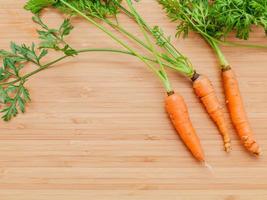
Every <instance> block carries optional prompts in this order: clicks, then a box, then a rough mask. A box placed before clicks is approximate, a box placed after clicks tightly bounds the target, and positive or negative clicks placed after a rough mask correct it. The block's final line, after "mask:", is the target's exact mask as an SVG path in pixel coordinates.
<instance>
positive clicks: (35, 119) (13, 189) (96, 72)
mask: <svg viewBox="0 0 267 200" xmlns="http://www.w3.org/2000/svg"><path fill="white" fill-rule="evenodd" d="M24 2H25V1H21V0H10V1H5V0H0V48H8V46H9V42H10V41H15V42H18V43H22V42H23V43H31V42H32V41H33V40H34V41H37V35H36V33H35V29H36V25H34V24H33V23H32V21H31V14H30V13H28V12H26V11H24V10H23V9H22V6H23V4H24ZM138 10H139V11H140V12H141V13H142V14H143V16H144V17H145V18H146V19H147V21H148V22H149V23H151V24H158V25H160V26H162V27H163V29H164V30H165V32H166V33H168V34H170V35H174V33H175V24H172V23H170V22H169V20H168V19H167V17H166V16H165V14H164V13H163V11H162V10H161V8H160V6H159V5H157V3H156V2H155V1H153V0H146V1H142V2H141V3H140V4H139V5H138ZM45 19H46V20H47V22H49V24H50V25H51V26H56V25H57V24H59V22H60V21H61V20H62V16H61V15H60V14H58V13H56V12H50V14H49V15H48V14H46V15H45ZM119 20H120V23H122V24H123V25H125V26H126V27H127V28H128V29H129V30H131V31H132V32H137V35H140V33H138V31H136V30H137V29H136V26H135V25H134V24H133V23H132V22H131V21H129V20H128V19H127V18H125V17H123V16H122V17H120V18H119ZM73 23H74V25H75V27H76V28H75V30H74V32H73V34H72V35H71V36H70V37H69V38H68V40H69V42H70V43H71V44H73V46H74V47H76V48H79V47H80V48H81V47H83V48H84V47H114V48H115V47H117V45H116V44H115V43H114V42H112V41H111V40H110V39H109V38H108V37H107V36H106V35H104V34H103V33H101V32H100V31H98V30H96V29H95V28H94V27H93V26H92V25H90V24H87V23H85V22H84V21H83V20H80V19H74V20H73ZM140 36H141V35H140ZM173 40H174V44H175V45H176V47H177V48H178V49H180V50H181V51H182V52H184V53H185V54H186V55H187V56H188V57H189V58H190V59H191V60H192V62H193V64H194V65H195V67H196V68H197V69H198V71H199V72H201V73H203V74H207V75H208V76H209V77H210V78H211V79H212V81H213V83H214V86H215V87H216V89H217V92H218V96H219V98H220V100H221V101H222V102H223V101H224V96H223V94H222V87H221V81H220V75H219V70H218V68H217V65H218V63H217V60H216V58H215V56H214V54H213V52H212V51H211V49H210V48H209V47H208V45H207V44H206V43H205V42H203V41H202V39H201V38H199V36H197V35H194V34H191V35H190V38H189V39H187V40H181V41H178V40H177V39H173ZM251 42H256V43H261V44H267V39H266V38H265V37H264V34H263V32H262V31H261V30H255V32H254V33H253V35H252V38H251ZM223 50H224V52H225V54H226V56H227V58H228V59H229V61H230V63H231V64H232V66H233V67H234V69H235V71H236V72H237V75H238V78H239V81H240V88H241V91H242V93H243V96H244V101H245V106H246V109H247V112H248V115H249V118H250V121H251V124H252V127H253V129H254V130H255V134H256V136H257V139H258V141H259V143H260V144H261V146H262V149H263V153H264V154H265V155H266V153H267V152H266V151H267V135H266V129H267V123H266V118H267V93H266V88H267V70H266V65H267V56H266V55H267V52H266V51H263V50H261V51H260V50H255V49H246V48H230V47H225V48H223ZM169 74H170V77H171V79H172V83H173V86H174V88H175V89H176V90H177V91H179V92H180V93H181V94H182V95H183V96H184V98H185V100H186V102H187V104H188V106H189V110H190V114H191V118H192V121H193V123H194V125H195V128H196V129H197V132H198V134H199V137H200V138H201V141H202V144H203V146H204V150H205V152H206V155H207V161H208V162H209V163H210V164H211V165H212V166H213V170H214V172H213V174H212V173H210V172H209V171H208V170H207V169H206V168H205V167H203V166H201V165H200V164H199V163H197V162H196V161H195V160H194V159H193V158H192V156H191V155H190V153H189V152H188V151H187V150H186V149H185V147H184V145H183V144H182V143H181V141H180V139H179V137H178V136H177V134H176V133H175V131H174V130H173V128H172V126H171V124H170V121H169V119H168V118H167V116H166V113H165V111H164V104H163V100H164V95H165V94H164V90H163V88H162V86H161V84H160V82H159V81H158V80H157V79H156V78H155V77H154V75H152V73H151V72H150V71H148V70H147V69H146V68H145V66H144V64H143V63H141V62H139V61H138V60H137V59H136V58H133V57H129V56H126V55H115V54H107V53H103V54H102V53H90V54H86V55H80V56H78V57H76V58H71V59H68V60H66V61H64V62H62V63H61V64H60V65H57V66H56V67H54V68H52V69H49V70H47V71H45V72H42V73H40V74H38V75H36V76H34V77H33V78H32V79H31V80H30V81H29V82H28V88H29V89H30V92H31V94H32V103H30V104H29V105H28V107H27V113H26V114H24V115H19V116H18V117H17V118H16V119H14V120H12V121H11V122H10V123H4V122H0V199H1V200H47V199H49V200H63V199H64V200H74V199H75V200H85V199H95V200H98V199H99V200H119V199H122V200H137V199H138V200H140V199H155V200H156V199H158V200H162V199H164V200H172V199H182V200H195V199H205V200H208V199H212V200H217V199H218V200H221V199H224V200H237V199H238V200H239V199H242V200H243V199H246V200H250V199H257V200H262V199H267V159H266V156H264V155H263V157H261V158H259V159H257V158H254V157H252V156H250V155H249V154H248V153H247V152H246V151H245V150H244V149H243V147H242V146H241V144H240V142H239V140H238V139H237V137H236V134H235V132H234V131H233V130H231V137H232V140H233V151H232V152H231V153H230V154H229V155H227V154H226V153H225V152H224V151H223V150H222V142H221V138H220V136H219V134H218V131H217V130H216V128H215V126H214V125H213V123H212V122H211V120H210V119H209V118H208V116H207V114H206V113H205V112H204V109H203V108H202V106H201V104H200V103H199V101H198V99H197V98H196V97H195V95H194V94H193V91H192V88H191V83H190V82H189V81H187V80H186V79H185V78H183V77H180V76H179V75H177V74H176V73H174V72H172V71H170V72H169ZM225 112H227V111H226V110H225ZM227 116H228V115H227ZM228 121H229V119H228ZM231 129H232V127H231Z"/></svg>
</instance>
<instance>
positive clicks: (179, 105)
mask: <svg viewBox="0 0 267 200" xmlns="http://www.w3.org/2000/svg"><path fill="white" fill-rule="evenodd" d="M165 103H166V110H167V113H168V115H169V117H170V119H171V121H172V124H173V125H174V127H175V129H176V130H177V132H178V134H179V135H180V137H181V139H182V140H183V142H184V144H185V145H186V146H187V148H188V149H189V150H190V151H191V152H192V154H193V156H194V157H195V158H196V159H197V160H199V161H204V160H205V158H204V152H203V150H202V147H201V144H200V141H199V138H198V136H197V135H196V132H195V129H194V127H193V125H192V122H191V120H190V118H189V113H188V109H187V106H186V104H185V102H184V99H183V97H182V96H180V95H179V94H176V93H174V94H171V95H169V96H167V97H166V100H165Z"/></svg>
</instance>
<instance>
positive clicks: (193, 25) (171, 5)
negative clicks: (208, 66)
mask: <svg viewBox="0 0 267 200" xmlns="http://www.w3.org/2000/svg"><path fill="white" fill-rule="evenodd" d="M158 2H159V3H160V4H162V5H163V7H164V9H165V10H166V12H167V14H168V16H169V17H170V18H171V20H173V21H178V25H177V36H180V35H183V36H184V37H186V36H187V35H188V32H189V31H194V32H197V33H199V34H200V35H201V36H202V37H204V38H205V39H206V40H207V41H208V43H209V44H210V45H211V47H212V48H213V49H214V50H215V52H216V53H217V55H218V57H219V60H220V61H221V64H222V66H227V65H228V63H227V61H226V59H225V58H224V56H223V54H222V52H221V50H220V48H219V46H218V44H226V45H232V46H242V45H241V44H237V43H233V42H227V41H226V40H225V38H226V37H227V36H228V35H229V33H231V32H236V37H237V38H239V39H248V38H249V34H250V32H251V27H252V26H253V25H257V26H261V27H262V28H263V29H264V30H265V31H266V33H267V2H266V1H265V0H249V1H246V0H227V1H226V0H216V1H209V0H177V1H173V0H158ZM243 46H249V47H264V46H258V45H243ZM264 48H266V47H264Z"/></svg>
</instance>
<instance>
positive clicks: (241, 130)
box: [222, 68, 261, 155]
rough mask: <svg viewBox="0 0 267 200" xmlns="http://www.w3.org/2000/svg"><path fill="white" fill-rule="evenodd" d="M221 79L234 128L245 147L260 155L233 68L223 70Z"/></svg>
mask: <svg viewBox="0 0 267 200" xmlns="http://www.w3.org/2000/svg"><path fill="white" fill-rule="evenodd" d="M222 79H223V86H224V90H225V96H226V102H227V105H228V109H229V112H230V116H231V119H232V122H233V125H234V127H235V129H236V131H237V133H238V135H239V137H240V138H241V141H242V142H243V144H244V146H245V148H246V149H247V150H248V151H250V152H251V153H253V154H255V155H260V153H261V150H260V147H259V145H258V144H257V142H256V141H255V139H254V134H253V132H252V129H251V127H250V124H249V121H248V118H247V114H246V111H245V108H244V104H243V101H242V97H241V94H240V90H239V86H238V81H237V79H236V76H235V74H234V72H233V70H232V69H231V68H228V69H226V70H223V71H222Z"/></svg>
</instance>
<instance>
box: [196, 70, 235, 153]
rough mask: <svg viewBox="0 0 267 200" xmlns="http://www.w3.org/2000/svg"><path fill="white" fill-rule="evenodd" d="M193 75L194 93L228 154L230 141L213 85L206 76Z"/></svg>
mask: <svg viewBox="0 0 267 200" xmlns="http://www.w3.org/2000/svg"><path fill="white" fill-rule="evenodd" d="M195 74H196V75H195V76H194V77H195V78H194V79H193V88H194V91H195V93H196V95H197V96H198V98H199V99H200V100H201V102H202V104H203V105H204V107H205V109H206V110H207V112H208V114H209V116H210V117H211V119H212V120H213V121H214V122H215V124H216V125H217V128H218V130H219V131H220V133H221V135H222V138H223V142H224V149H225V151H226V152H229V151H230V149H231V140H230V137H229V133H228V126H227V123H226V120H225V117H224V113H223V110H222V106H221V104H220V103H219V100H218V98H217V96H216V94H215V90H214V88H213V85H212V84H211V82H210V80H209V79H208V78H207V77H206V76H204V75H198V74H197V73H195Z"/></svg>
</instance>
